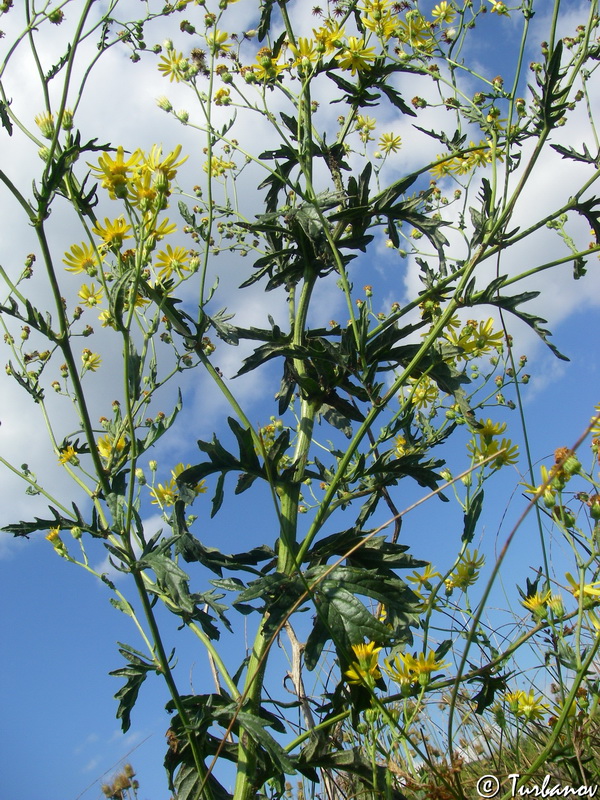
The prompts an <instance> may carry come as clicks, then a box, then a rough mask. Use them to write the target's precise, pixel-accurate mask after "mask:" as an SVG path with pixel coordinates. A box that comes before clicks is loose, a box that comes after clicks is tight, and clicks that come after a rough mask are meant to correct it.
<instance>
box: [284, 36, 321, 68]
mask: <svg viewBox="0 0 600 800" xmlns="http://www.w3.org/2000/svg"><path fill="white" fill-rule="evenodd" d="M289 48H290V50H291V51H292V54H293V56H294V59H295V60H294V63H293V66H294V67H301V66H303V65H306V64H308V63H310V64H314V63H315V62H317V61H318V60H319V59H320V57H321V55H320V53H319V52H318V51H317V49H316V43H315V42H314V41H313V40H312V39H307V38H306V37H304V36H300V38H299V39H298V42H297V44H295V45H294V44H291V43H290V45H289Z"/></svg>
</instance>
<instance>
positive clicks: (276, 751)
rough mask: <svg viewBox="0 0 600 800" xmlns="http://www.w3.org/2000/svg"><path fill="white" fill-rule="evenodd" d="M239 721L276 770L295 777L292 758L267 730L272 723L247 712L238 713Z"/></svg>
mask: <svg viewBox="0 0 600 800" xmlns="http://www.w3.org/2000/svg"><path fill="white" fill-rule="evenodd" d="M237 719H238V722H239V724H240V725H241V726H242V728H243V729H244V730H245V731H246V732H247V733H248V734H249V735H250V736H251V737H252V738H253V739H254V741H255V742H256V743H257V744H259V745H260V746H261V747H262V748H264V750H265V751H266V752H267V753H268V754H269V757H270V759H271V761H272V763H273V766H274V767H275V769H277V770H279V771H281V772H283V773H285V774H286V775H295V774H296V770H295V768H294V763H293V761H292V759H291V758H290V756H289V755H288V754H287V753H286V752H285V750H284V749H283V747H282V746H281V745H280V744H279V742H277V741H276V740H275V739H274V738H273V736H271V734H270V733H269V732H268V731H267V730H266V726H267V725H269V724H270V723H269V722H268V721H267V720H264V719H261V717H257V716H256V715H255V714H249V713H248V712H246V711H238V712H237Z"/></svg>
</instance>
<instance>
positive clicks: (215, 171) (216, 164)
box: [203, 156, 235, 178]
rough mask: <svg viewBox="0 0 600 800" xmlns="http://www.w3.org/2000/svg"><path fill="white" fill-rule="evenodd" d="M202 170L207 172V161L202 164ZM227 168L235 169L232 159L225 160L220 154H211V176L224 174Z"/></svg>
mask: <svg viewBox="0 0 600 800" xmlns="http://www.w3.org/2000/svg"><path fill="white" fill-rule="evenodd" d="M203 169H204V172H208V161H207V162H206V163H205V164H204V167H203ZM228 169H235V164H234V162H233V161H225V160H224V159H223V158H221V157H220V156H211V159H210V174H211V177H213V178H216V177H218V176H220V175H224V174H225V172H227V170H228Z"/></svg>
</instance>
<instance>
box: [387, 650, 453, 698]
mask: <svg viewBox="0 0 600 800" xmlns="http://www.w3.org/2000/svg"><path fill="white" fill-rule="evenodd" d="M447 666H448V664H446V663H443V662H442V661H437V660H436V657H435V652H434V651H433V650H430V651H429V652H428V654H427V655H425V653H419V654H418V655H417V656H412V655H411V654H410V653H397V654H396V655H394V656H391V657H390V658H387V659H385V663H384V670H385V671H386V672H387V674H388V675H389V676H390V678H392V679H393V680H394V681H396V683H398V684H399V685H400V688H401V691H402V693H403V694H408V693H409V692H410V690H411V687H412V686H413V684H416V683H419V684H420V685H421V686H427V684H428V683H429V682H430V681H431V673H432V672H435V670H438V669H443V668H444V667H447Z"/></svg>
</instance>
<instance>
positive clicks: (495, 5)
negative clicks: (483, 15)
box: [490, 0, 510, 17]
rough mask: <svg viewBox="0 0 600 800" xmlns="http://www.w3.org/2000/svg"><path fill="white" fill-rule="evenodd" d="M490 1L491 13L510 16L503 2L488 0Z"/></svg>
mask: <svg viewBox="0 0 600 800" xmlns="http://www.w3.org/2000/svg"><path fill="white" fill-rule="evenodd" d="M490 3H491V4H492V14H498V16H503V17H508V16H510V14H509V13H508V8H507V7H506V4H505V3H501V2H499V0H490Z"/></svg>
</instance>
